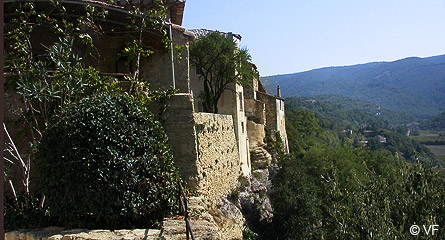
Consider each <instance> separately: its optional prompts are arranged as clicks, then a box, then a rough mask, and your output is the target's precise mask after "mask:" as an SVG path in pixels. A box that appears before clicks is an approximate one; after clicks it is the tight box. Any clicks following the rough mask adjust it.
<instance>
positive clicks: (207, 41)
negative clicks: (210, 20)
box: [190, 32, 257, 113]
mask: <svg viewBox="0 0 445 240" xmlns="http://www.w3.org/2000/svg"><path fill="white" fill-rule="evenodd" d="M190 60H191V62H192V64H193V65H194V66H195V68H196V70H197V71H198V72H200V73H202V75H201V76H200V79H202V80H203V81H204V91H202V92H201V93H200V96H199V98H200V99H201V100H202V102H203V107H204V111H206V112H213V113H218V101H219V99H220V98H221V95H222V94H223V93H224V91H225V90H234V89H231V86H232V85H233V84H234V83H238V84H241V85H244V86H247V85H248V84H247V82H248V80H249V79H252V78H253V77H255V75H257V73H256V71H255V70H254V69H253V68H252V65H251V64H250V60H251V57H250V54H249V52H248V50H247V49H246V48H241V49H239V48H238V46H237V44H236V42H235V41H234V40H233V39H229V38H227V37H226V36H225V34H223V33H220V32H213V33H210V34H208V35H206V36H204V37H202V38H200V39H198V40H197V41H195V42H192V44H191V45H190Z"/></svg>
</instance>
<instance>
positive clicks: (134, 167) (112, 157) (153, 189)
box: [36, 94, 178, 228]
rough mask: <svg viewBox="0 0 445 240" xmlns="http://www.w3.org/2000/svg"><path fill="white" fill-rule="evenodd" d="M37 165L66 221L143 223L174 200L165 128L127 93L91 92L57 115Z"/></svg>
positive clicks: (54, 210) (55, 211) (54, 211)
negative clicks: (91, 95)
mask: <svg viewBox="0 0 445 240" xmlns="http://www.w3.org/2000/svg"><path fill="white" fill-rule="evenodd" d="M36 169H37V171H38V180H39V187H40V189H41V191H42V193H43V194H45V196H46V198H47V200H46V202H47V206H48V207H49V209H50V211H51V216H52V217H54V218H56V220H57V221H58V222H59V224H62V225H64V226H72V227H87V228H117V227H119V228H130V227H144V228H146V227H147V226H150V225H153V224H154V223H156V221H159V220H161V219H162V217H163V216H164V214H166V213H168V212H169V211H171V210H172V208H173V206H174V203H175V202H176V201H177V199H176V198H177V196H176V195H177V181H178V173H177V170H176V168H175V167H174V162H173V157H172V154H171V152H170V150H169V146H168V144H167V136H166V134H165V133H164V131H163V129H162V128H161V127H160V124H159V122H157V121H155V120H154V119H153V116H152V114H151V113H150V112H149V110H148V109H147V108H146V107H145V106H144V105H142V104H141V103H140V101H138V100H134V99H132V98H131V97H129V96H126V95H106V94H101V95H98V96H95V97H88V98H85V99H83V100H81V101H80V102H78V103H74V104H71V105H70V106H69V107H67V108H65V109H64V110H63V111H62V112H61V113H60V114H58V115H57V116H55V117H53V118H52V122H51V124H50V125H49V127H48V129H47V131H46V132H45V133H44V136H43V138H42V141H41V143H40V144H39V147H38V152H37V156H36ZM101 196H102V197H101Z"/></svg>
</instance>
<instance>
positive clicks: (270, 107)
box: [257, 91, 289, 152]
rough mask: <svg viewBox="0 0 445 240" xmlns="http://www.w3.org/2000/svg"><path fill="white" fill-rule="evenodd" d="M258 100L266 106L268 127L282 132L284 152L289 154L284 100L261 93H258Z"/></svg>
mask: <svg viewBox="0 0 445 240" xmlns="http://www.w3.org/2000/svg"><path fill="white" fill-rule="evenodd" d="M257 99H258V100H259V101H261V102H263V103H264V104H265V108H266V127H267V128H270V129H272V130H274V131H278V132H280V136H281V139H282V140H283V144H284V146H283V147H284V150H285V151H286V152H289V147H288V142H287V133H286V120H285V118H286V117H285V111H284V99H283V98H280V97H276V96H272V95H270V94H267V93H264V92H260V91H258V92H257Z"/></svg>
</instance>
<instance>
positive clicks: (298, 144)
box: [272, 101, 445, 239]
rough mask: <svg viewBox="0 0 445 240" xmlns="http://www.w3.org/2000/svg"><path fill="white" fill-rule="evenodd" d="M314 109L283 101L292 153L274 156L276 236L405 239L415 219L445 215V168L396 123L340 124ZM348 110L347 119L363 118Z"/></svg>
mask: <svg viewBox="0 0 445 240" xmlns="http://www.w3.org/2000/svg"><path fill="white" fill-rule="evenodd" d="M300 103H303V104H305V103H307V102H300ZM320 106H324V107H326V106H330V104H326V103H323V102H321V103H320ZM331 106H332V105H331ZM318 110H319V111H318V113H317V114H314V113H313V112H311V111H308V110H305V109H302V108H301V106H300V105H299V104H298V101H294V102H292V101H288V102H287V105H286V115H287V121H286V128H287V133H288V140H289V148H290V154H289V155H282V156H281V158H280V159H279V162H278V164H279V170H278V172H277V174H276V176H275V178H274V179H273V185H274V189H275V192H274V193H273V195H272V205H273V208H274V219H273V223H274V231H275V234H276V235H277V237H278V239H395V238H397V239H398V238H400V239H409V238H411V237H412V235H411V234H410V231H409V228H410V226H412V225H413V224H414V223H415V224H418V225H422V224H425V225H431V224H439V225H440V224H443V223H444V221H445V212H444V208H443V199H444V198H445V191H444V189H443V184H445V180H444V177H443V173H444V172H443V169H441V168H440V167H439V165H442V164H441V163H440V164H438V165H435V166H434V167H433V168H432V165H431V160H432V159H433V156H431V155H430V152H429V151H428V150H427V149H425V148H424V147H422V146H421V145H419V144H418V143H416V142H414V141H412V140H410V139H408V138H407V137H406V135H403V134H400V133H397V129H396V128H395V129H384V128H382V129H374V130H369V129H368V128H367V126H365V125H362V123H361V122H358V123H357V126H358V129H359V130H358V131H350V130H352V129H345V130H346V131H343V130H342V131H339V127H340V126H343V123H338V120H339V119H337V120H335V121H334V120H332V119H329V118H328V117H327V116H326V115H324V113H325V112H324V110H323V108H322V107H320V108H319V109H318ZM335 111H336V109H335V107H333V108H332V109H331V110H328V111H326V113H328V115H329V114H331V113H333V112H335ZM337 111H340V112H341V111H345V110H344V109H343V110H342V109H337ZM359 113H360V114H362V112H360V111H359ZM353 114H354V112H351V113H350V114H349V115H348V114H347V115H345V116H346V118H344V119H343V120H344V123H346V124H351V123H352V122H353V121H354V120H353V119H361V118H362V117H359V116H353ZM360 114H359V115H360ZM368 117H369V118H370V116H368ZM368 117H366V118H368ZM338 118H341V117H338ZM329 121H330V122H331V123H332V124H331V125H326V124H325V123H326V122H329ZM375 121H377V120H375ZM348 122H349V123H348ZM379 125H380V126H385V124H379ZM378 136H381V137H384V138H385V141H382V138H380V137H378ZM365 139H366V142H365V141H364V140H365ZM434 161H436V160H434ZM436 163H438V162H437V161H436ZM438 169H440V170H438ZM441 174H442V175H441Z"/></svg>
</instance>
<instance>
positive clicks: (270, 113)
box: [257, 92, 277, 130]
mask: <svg viewBox="0 0 445 240" xmlns="http://www.w3.org/2000/svg"><path fill="white" fill-rule="evenodd" d="M257 99H258V100H259V101H260V102H263V103H264V104H265V107H266V127H268V128H270V129H273V130H276V129H277V103H276V97H275V96H272V95H269V94H267V93H263V92H257Z"/></svg>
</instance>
